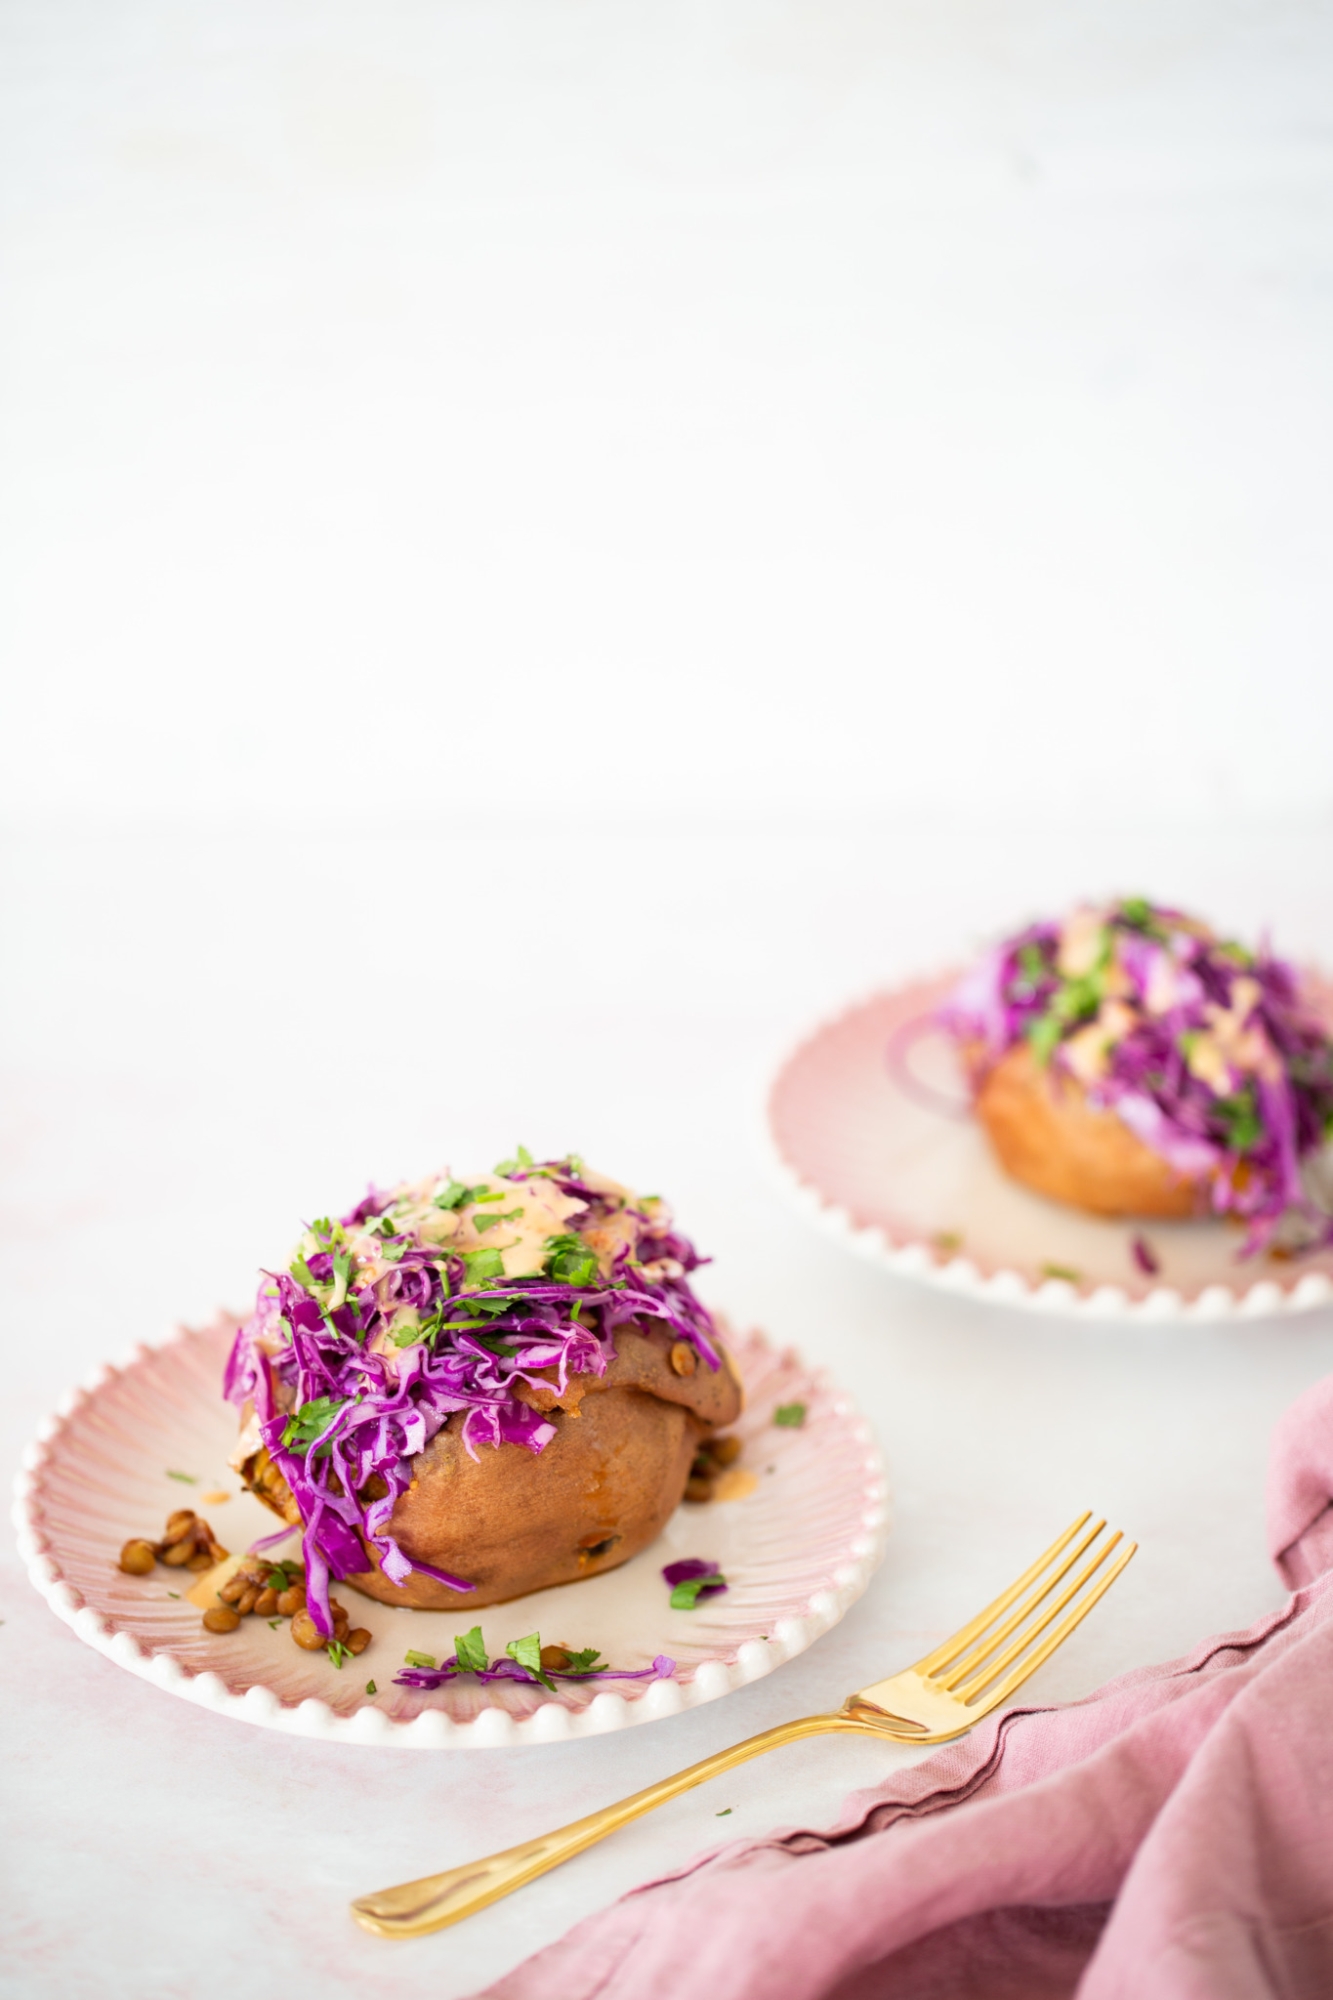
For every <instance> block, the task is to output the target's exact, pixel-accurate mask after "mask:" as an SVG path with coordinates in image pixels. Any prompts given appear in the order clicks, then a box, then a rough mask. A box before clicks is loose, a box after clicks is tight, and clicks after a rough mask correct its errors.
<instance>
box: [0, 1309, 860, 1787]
mask: <svg viewBox="0 0 1333 2000" xmlns="http://www.w3.org/2000/svg"><path fill="white" fill-rule="evenodd" d="M188 1332H189V1329H187V1328H184V1327H182V1328H178V1329H177V1331H176V1332H175V1334H173V1335H172V1336H171V1338H170V1340H168V1341H166V1342H164V1343H163V1346H170V1345H171V1344H172V1343H173V1342H174V1341H177V1340H180V1339H182V1338H183V1337H184V1336H185V1335H186V1334H187V1333H188ZM752 1337H753V1336H752ZM759 1337H760V1338H762V1336H759ZM765 1345H767V1343H765ZM160 1352H161V1348H154V1347H150V1346H148V1345H147V1344H146V1343H144V1342H139V1343H138V1344H137V1345H136V1346H135V1347H134V1348H132V1349H131V1350H130V1352H129V1353H128V1354H127V1355H126V1356H125V1357H124V1358H123V1359H122V1360H121V1361H119V1362H104V1363H101V1364H100V1365H99V1366H98V1367H97V1368H95V1369H94V1370H93V1371H92V1372H91V1373H90V1374H89V1375H88V1376H87V1377H86V1378H85V1379H84V1381H83V1382H82V1383H80V1384H79V1385H78V1386H77V1387H76V1388H73V1389H71V1390H69V1391H68V1392H67V1393H66V1395H65V1396H63V1397H62V1398H61V1400H60V1402H59V1403H58V1404H57V1406H56V1408H55V1410H54V1411H53V1413H52V1414H51V1415H50V1416H49V1417H47V1418H46V1419H45V1420H44V1421H43V1423H42V1424H41V1425H40V1426H39V1428H38V1431H37V1434H36V1436H35V1437H34V1438H33V1440H32V1441H31V1443H29V1444H28V1445H27V1446H26V1447H25V1448H24V1451H23V1454H22V1457H21V1459H20V1463H19V1471H18V1474H17V1476H16V1478H15V1481H14V1505H13V1510H12V1516H11V1518H12V1520H13V1523H14V1527H15V1530H16V1534H17V1540H18V1550H19V1554H20V1556H21V1557H22V1559H23V1562H24V1564H25V1566H26V1568H27V1572H28V1576H29V1578H30V1579H31V1581H32V1584H33V1587H34V1588H35V1589H36V1590H37V1591H39V1592H40V1594H41V1595H42V1596H43V1597H44V1598H45V1599H46V1602H47V1603H48V1604H49V1605H50V1607H51V1609H52V1610H53V1611H54V1612H55V1614H56V1616H57V1617H58V1618H60V1619H63V1621H64V1622H65V1624H66V1625H68V1626H69V1627H70V1628H71V1630H72V1631H73V1632H74V1633H75V1634H76V1635H77V1637H78V1638H80V1639H82V1640H83V1641H84V1643H85V1644H87V1645H89V1646H92V1647H93V1648H94V1649H95V1650H96V1651H97V1652H99V1653H101V1654H102V1655H103V1656H104V1657H105V1658H106V1659H108V1660H112V1661H114V1662H115V1664H116V1665H117V1666H118V1667H124V1668H126V1669H127V1671H128V1672H130V1673H132V1674H137V1675H138V1676H139V1678H140V1679H141V1680H146V1681H150V1682H152V1684H153V1685H154V1686H155V1687H159V1688H161V1689H162V1690H163V1691H164V1692H166V1693H168V1694H174V1695H177V1696H179V1697H180V1698H181V1699H182V1700H185V1701H192V1702H194V1703H196V1704H197V1706H199V1707H201V1708H207V1709H212V1710H213V1712H214V1713H215V1714H218V1715H226V1716H231V1717H233V1718H235V1719H236V1720H237V1721H240V1722H251V1723H256V1724H258V1725H259V1726H260V1727H261V1728H266V1729H277V1730H281V1731H282V1732H283V1733H284V1734H286V1735H289V1736H309V1737H316V1738H318V1739H319V1740H321V1741H323V1742H330V1743H364V1744H372V1745H382V1746H386V1747H389V1748H392V1749H399V1750H451V1749H500V1748H508V1747H510V1746H513V1745H518V1744H530V1743H560V1742H568V1741H573V1740H575V1739H576V1738H579V1737H583V1736H604V1735H606V1734H607V1733H608V1732H610V1731H612V1730H616V1729H624V1728H627V1727H629V1726H630V1725H631V1724H633V1723H639V1722H658V1721H661V1720H663V1719H664V1718H665V1717H667V1716H670V1715H678V1714H681V1713H682V1712H683V1711H684V1710H686V1709H689V1708H699V1707H701V1706H702V1705H703V1703H704V1702H708V1701H716V1700H718V1699H719V1698H720V1697H721V1696H722V1695H725V1694H731V1693H732V1692H733V1691H734V1690H735V1689H737V1688H741V1687H744V1686H746V1685H747V1684H748V1683H749V1682H750V1681H756V1680H761V1679H762V1678H763V1677H764V1675H766V1674H770V1673H772V1672H773V1670H774V1669H775V1668H776V1667H779V1666H781V1665H782V1664H783V1663H784V1662H785V1661H787V1660H791V1659H794V1658H795V1657H796V1656H797V1654H799V1653H803V1652H805V1650H806V1649H807V1647H809V1646H812V1645H813V1644H814V1642H815V1640H816V1639H818V1638H820V1637H821V1636H822V1634H823V1633H825V1632H827V1631H829V1630H830V1629H831V1628H832V1627H833V1626H834V1625H836V1624H837V1623H838V1622H839V1620H840V1619H841V1618H842V1617H843V1616H844V1615H845V1614H846V1612H847V1611H848V1610H850V1608H851V1606H852V1605H853V1604H854V1603H855V1602H856V1600H857V1598H859V1597H860V1596H861V1595H862V1594H863V1592H864V1591H865V1589H866V1586H867V1584H868V1583H869V1582H870V1579H871V1576H872V1575H873V1574H874V1572H875V1570H876V1569H877V1567H878V1566H879V1563H880V1561H881V1559H882V1557H883V1553H884V1545H885V1542H886V1540H887V1536H888V1531H889V1524H890V1516H891V1509H890V1503H889V1491H888V1482H887V1476H886V1473H885V1468H884V1463H883V1459H882V1457H881V1454H880V1451H879V1447H878V1444H877V1443H876V1440H875V1436H874V1433H873V1431H872V1430H871V1427H870V1425H869V1423H868V1422H867V1421H866V1419H865V1418H864V1417H863V1416H862V1415H861V1414H860V1412H859V1411H858V1410H857V1409H856V1407H855V1405H854V1404H853V1403H852V1401H851V1399H850V1397H848V1396H846V1395H844V1394H842V1393H841V1392H840V1391H838V1390H836V1389H834V1390H833V1391H832V1393H833V1397H834V1401H833V1404H832V1413H833V1414H834V1415H836V1416H838V1417H839V1418H842V1419H843V1420H844V1421H845V1422H846V1423H847V1427H848V1436H849V1438H850V1439H852V1440H854V1441H855V1443H856V1444H857V1445H858V1446H860V1447H861V1448H862V1449H863V1451H864V1453H865V1482H864V1489H863V1500H864V1505H863V1509H862V1515H861V1530H860V1533H859V1534H858V1535H857V1536H856V1537H855V1539H854V1540H853V1542H852V1543H851V1545H850V1547H849V1550H848V1554H847V1558H846V1560H845V1561H844V1562H842V1563H841V1564H839V1566H838V1568H837V1570H836V1571H835V1572H834V1586H833V1588H831V1589H825V1590H820V1591H817V1592H816V1593H815V1595H814V1596H813V1597H812V1598H811V1599H810V1600H809V1602H808V1604H807V1606H806V1609H805V1611H804V1613H802V1614H800V1615H789V1616H786V1617H782V1618H779V1619H778V1620H777V1621H776V1622H775V1624H774V1628H773V1630H772V1632H771V1633H769V1634H768V1636H767V1638H765V1639H750V1640H746V1641H745V1642H744V1643H743V1644H742V1645H741V1646H740V1647H739V1649H738V1651H737V1654H736V1658H735V1660H734V1661H728V1660H723V1659H710V1660H701V1661H699V1662H698V1663H697V1665H695V1667H694V1668H693V1670H692V1677H691V1679H690V1680H688V1681H684V1682H682V1681H677V1680H661V1681H654V1682H652V1683H651V1684H650V1685H649V1686H648V1687H647V1688H646V1689H645V1691H644V1692H643V1693H642V1694H641V1695H638V1696H636V1697H635V1698H634V1699H632V1700H626V1698H625V1697H624V1695H621V1694H616V1693H613V1692H611V1691H610V1690H609V1689H608V1690H605V1691H603V1692H602V1693H599V1694H598V1695H596V1696H595V1697H594V1699H593V1700H592V1701H591V1702H590V1703H589V1704H588V1706H587V1707H586V1708H584V1709H582V1710H580V1711H578V1712H574V1711H571V1710H570V1709H568V1708H566V1707H565V1706H564V1705H563V1704H562V1703H561V1702H560V1701H558V1700H553V1701H547V1702H544V1703H542V1704H541V1705H540V1706H539V1707H538V1708H537V1709H536V1710H535V1711H534V1712H533V1714H531V1715H529V1716H527V1717H525V1718H523V1719H522V1720H520V1721H516V1720H515V1719H514V1717H513V1716H512V1715H510V1714H508V1713H507V1712H506V1711H505V1710H503V1709H500V1708H484V1709H482V1711H481V1712H480V1713H479V1714H478V1715H477V1716H476V1717H475V1718H474V1719H473V1720H472V1721H471V1722H466V1723H461V1722H455V1721H454V1720H453V1719H452V1718H451V1717H450V1716H448V1715H446V1714H444V1713H443V1711H441V1710H439V1709H425V1710H423V1711H422V1712H421V1714H419V1715H417V1716H414V1717H413V1719H412V1720H411V1721H410V1722H398V1721H395V1720H394V1719H393V1718H392V1717H391V1716H388V1715H386V1714H385V1713H384V1712H383V1710H382V1709H380V1708H378V1707H376V1706H375V1705H374V1703H373V1702H367V1703H365V1704H364V1705H363V1706H362V1707H360V1708H358V1709H357V1710H355V1712H354V1713H353V1714H351V1715H348V1716H340V1715H335V1714H334V1712H333V1710H332V1709H331V1708H330V1707H329V1706H328V1704H327V1703H326V1702H323V1701H320V1700H318V1699H316V1698H314V1697H308V1698H307V1699H306V1700H304V1701H302V1702H300V1703H299V1704H297V1705H296V1706H295V1707H290V1706H288V1705H287V1704H285V1703H284V1702H283V1701H281V1700H280V1699H279V1697H278V1695H277V1694H275V1693H274V1691H273V1690H272V1689H271V1688H267V1687H264V1686H263V1685H262V1684H259V1683H255V1684H253V1685H251V1686H250V1687H248V1688H247V1689H246V1690H245V1692H244V1693H243V1694H233V1693H232V1692H231V1691H230V1690H229V1689H228V1688H227V1687H226V1686H225V1685H224V1683H223V1682H222V1680H221V1679H220V1678H219V1676H218V1675H217V1674H215V1673H213V1672H211V1671H210V1670H207V1669H206V1670H205V1671H204V1672H202V1673H191V1672H190V1671H189V1670H188V1669H186V1668H185V1667H183V1666H182V1665H181V1663H180V1662H179V1661H178V1660H176V1659H174V1658H173V1657H172V1655H171V1654H170V1653H169V1652H167V1651H159V1652H153V1651H150V1650H148V1649H146V1648H145V1647H143V1646H142V1645H141V1644H140V1643H139V1641H138V1640H137V1639H136V1638H135V1637H134V1635H133V1634H132V1633H130V1632H127V1631H125V1630H123V1629H121V1628H120V1627H118V1626H117V1624H116V1622H115V1620H114V1619H112V1618H108V1617H106V1616H104V1615H103V1614H102V1613H101V1612H99V1611H97V1610H95V1609H94V1608H93V1606H92V1605H90V1604H87V1603H85V1601H84V1599H83V1597H82V1595H81V1593H80V1592H79V1591H78V1590H77V1589H76V1588H75V1587H74V1585H73V1584H71V1583H70V1582H69V1581H67V1580H66V1578H65V1577H64V1576H63V1575H62V1574H61V1569H60V1563H59V1560H58V1558H57V1556H56V1553H55V1552H54V1551H53V1550H52V1548H51V1546H50V1544H49V1542H48V1540H47V1538H46V1534H45V1531H44V1529H43V1527H42V1524H41V1521H40V1518H39V1507H40V1500H41V1494H42V1475H43V1471H44V1469H45V1467H46V1465H47V1462H48V1459H49V1458H50V1454H51V1447H52V1445H53V1444H54V1443H55V1441H56V1440H57V1439H58V1438H59V1436H60V1434H61V1433H62V1431H63V1430H64V1428H65V1426H66V1425H67V1424H68V1422H69V1420H70V1418H71V1417H72V1416H73V1415H74V1414H75V1413H76V1412H77V1411H79V1410H81V1409H82V1408H83V1407H84V1406H85V1405H86V1404H87V1403H88V1402H89V1401H90V1400H91V1399H92V1398H93V1397H95V1396H96V1394H97V1392H98V1390H99V1389H101V1388H102V1387H104V1385H105V1384H106V1383H107V1382H109V1381H111V1380H113V1379H114V1378H115V1377H117V1376H120V1375H124V1374H126V1373H127V1372H128V1371H129V1370H131V1369H133V1368H134V1367H136V1366H138V1365H139V1363H140V1362H142V1361H144V1360H146V1359H147V1358H148V1357H149V1356H150V1355H153V1354H156V1353H160ZM809 1373H810V1378H811V1381H812V1383H813V1382H818V1383H819V1384H820V1385H821V1386H824V1387H830V1386H831V1385H830V1384H829V1383H828V1378H827V1375H826V1374H825V1372H824V1371H823V1370H820V1369H811V1370H810V1371H809Z"/></svg>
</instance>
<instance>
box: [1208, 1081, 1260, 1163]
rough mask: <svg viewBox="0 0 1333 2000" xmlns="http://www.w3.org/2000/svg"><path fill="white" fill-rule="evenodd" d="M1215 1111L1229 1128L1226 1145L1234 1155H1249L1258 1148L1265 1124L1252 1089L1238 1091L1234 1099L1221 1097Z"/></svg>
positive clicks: (1214, 1107)
mask: <svg viewBox="0 0 1333 2000" xmlns="http://www.w3.org/2000/svg"><path fill="white" fill-rule="evenodd" d="M1213 1110H1214V1112H1215V1113H1216V1115H1217V1116H1218V1117H1219V1118H1220V1119H1221V1120H1222V1122H1223V1124H1224V1125H1225V1126H1226V1128H1227V1136H1226V1144H1227V1147H1228V1150H1229V1151H1231V1152H1233V1153H1248V1152H1249V1150H1250V1148H1251V1147H1252V1146H1257V1145H1258V1143H1259V1141H1260V1140H1261V1139H1262V1138H1263V1136H1264V1128H1263V1122H1262V1120H1261V1119H1260V1117H1259V1113H1258V1109H1257V1107H1256V1105H1255V1102H1254V1092H1253V1091H1252V1090H1250V1089H1248V1088H1247V1089H1245V1090H1241V1091H1237V1093H1236V1095H1235V1096H1234V1097H1219V1098H1218V1099H1217V1100H1216V1101H1215V1103H1214V1105H1213Z"/></svg>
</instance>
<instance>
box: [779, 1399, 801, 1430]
mask: <svg viewBox="0 0 1333 2000" xmlns="http://www.w3.org/2000/svg"><path fill="white" fill-rule="evenodd" d="M773 1421H774V1423H775V1424H779V1425H780V1426H781V1427H782V1429H783V1430H788V1431H798V1430H799V1429H800V1428H801V1425H802V1424H803V1423H804V1422H805V1404H804V1403H779V1404H778V1406H777V1408H776V1410H774V1412H773Z"/></svg>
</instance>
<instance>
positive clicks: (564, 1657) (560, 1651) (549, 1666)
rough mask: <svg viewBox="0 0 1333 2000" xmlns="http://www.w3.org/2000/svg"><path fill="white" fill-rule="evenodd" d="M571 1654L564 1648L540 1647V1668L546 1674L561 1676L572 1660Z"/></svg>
mask: <svg viewBox="0 0 1333 2000" xmlns="http://www.w3.org/2000/svg"><path fill="white" fill-rule="evenodd" d="M573 1657H574V1656H573V1654H572V1653H571V1652H570V1651H569V1650H568V1649H567V1648H566V1647H564V1646H543V1647H542V1654H541V1659H542V1668H543V1670H544V1671H545V1672H546V1673H548V1674H562V1673H563V1672H564V1670H565V1668H566V1667H567V1666H568V1665H569V1663H570V1661H571V1660H572V1659H573Z"/></svg>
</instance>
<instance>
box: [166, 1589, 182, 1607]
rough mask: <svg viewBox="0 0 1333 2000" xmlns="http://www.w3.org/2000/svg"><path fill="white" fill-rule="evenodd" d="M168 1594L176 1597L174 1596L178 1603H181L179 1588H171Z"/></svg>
mask: <svg viewBox="0 0 1333 2000" xmlns="http://www.w3.org/2000/svg"><path fill="white" fill-rule="evenodd" d="M167 1596H168V1597H174V1598H175V1600H176V1602H177V1604H179V1603H180V1601H181V1594H180V1592H179V1591H178V1590H169V1591H168V1592H167Z"/></svg>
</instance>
